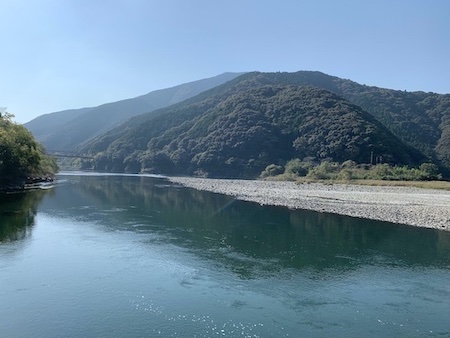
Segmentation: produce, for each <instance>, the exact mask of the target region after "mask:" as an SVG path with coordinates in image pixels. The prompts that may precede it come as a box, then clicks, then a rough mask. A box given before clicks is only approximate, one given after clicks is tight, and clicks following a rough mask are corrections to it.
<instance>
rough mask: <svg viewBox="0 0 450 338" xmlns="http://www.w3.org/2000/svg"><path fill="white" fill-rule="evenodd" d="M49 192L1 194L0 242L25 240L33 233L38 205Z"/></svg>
mask: <svg viewBox="0 0 450 338" xmlns="http://www.w3.org/2000/svg"><path fill="white" fill-rule="evenodd" d="M47 193H49V191H48V190H39V191H38V190H36V191H29V192H24V193H17V194H0V243H1V242H11V241H17V240H23V239H25V238H26V237H28V236H29V235H30V234H31V230H32V227H33V225H34V217H35V215H36V212H37V207H38V205H39V202H40V201H41V200H42V198H43V197H44V195H45V194H47Z"/></svg>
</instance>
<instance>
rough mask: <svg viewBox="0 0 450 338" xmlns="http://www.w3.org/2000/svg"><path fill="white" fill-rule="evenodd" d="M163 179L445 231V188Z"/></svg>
mask: <svg viewBox="0 0 450 338" xmlns="http://www.w3.org/2000/svg"><path fill="white" fill-rule="evenodd" d="M168 179H169V181H171V182H173V183H177V184H180V185H183V186H186V187H189V188H194V189H197V190H204V191H211V192H215V193H219V194H225V195H229V196H233V197H235V198H236V199H239V200H244V201H251V202H256V203H259V204H261V205H278V206H285V207H288V208H291V209H306V210H314V211H318V212H327V213H334V214H340V215H347V216H352V217H359V218H367V219H374V220H380V221H387V222H392V223H398V224H406V225H412V226H417V227H424V228H433V229H439V230H445V231H450V191H445V190H432V189H421V188H410V187H386V186H363V185H352V184H322V183H304V184H297V183H295V182H279V181H262V180H229V179H207V178H192V177H169V178H168Z"/></svg>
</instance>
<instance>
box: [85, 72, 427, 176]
mask: <svg viewBox="0 0 450 338" xmlns="http://www.w3.org/2000/svg"><path fill="white" fill-rule="evenodd" d="M335 79H337V78H333V77H329V76H327V75H325V74H322V73H314V72H299V73H295V75H292V74H290V73H248V74H244V75H242V76H240V77H238V78H235V79H234V80H232V81H229V82H227V83H225V84H223V85H221V86H218V87H215V88H213V89H211V90H208V91H205V92H203V93H201V94H199V95H197V96H196V97H193V98H191V99H188V100H185V101H183V102H180V103H177V104H175V105H172V106H169V107H166V108H163V109H160V110H157V111H155V112H153V113H152V114H143V115H140V116H137V117H135V118H132V119H130V120H129V121H127V122H126V123H124V124H123V125H121V126H120V127H118V128H115V129H112V130H110V131H108V132H107V133H105V134H103V135H100V136H98V137H96V138H94V139H93V140H91V141H90V142H88V143H86V144H85V145H84V146H83V147H82V148H81V151H82V152H85V153H89V154H92V155H96V159H95V167H96V169H97V170H106V171H121V172H123V171H125V172H153V173H166V174H183V175H202V176H210V177H255V176H257V175H259V173H261V171H262V170H263V169H264V168H265V167H266V166H267V165H268V164H270V163H282V162H286V161H288V160H290V159H292V158H304V157H310V158H315V159H316V160H323V159H332V160H335V161H345V160H349V159H350V160H354V161H357V162H362V163H367V162H369V160H370V158H371V154H372V153H373V154H375V155H376V156H381V157H382V158H383V159H384V161H385V162H389V163H393V164H418V163H420V162H421V161H423V160H425V156H424V155H423V154H422V153H421V152H420V151H418V150H416V149H413V148H412V147H410V146H408V145H405V144H404V143H403V142H402V141H401V140H400V139H399V138H398V137H396V136H395V135H394V134H393V133H392V132H390V131H389V130H388V128H386V126H384V125H383V124H382V123H380V122H379V121H378V120H377V119H376V118H375V117H374V116H373V115H371V114H369V113H368V112H366V111H364V110H363V109H362V108H361V107H359V106H357V105H355V104H353V103H351V102H350V101H348V100H346V99H345V98H343V97H341V96H339V95H337V94H336V92H337V91H339V90H341V87H343V86H342V85H341V84H340V81H338V80H335ZM342 81H343V83H345V81H347V80H342ZM324 87H326V89H323V88H324ZM341 91H342V90H341Z"/></svg>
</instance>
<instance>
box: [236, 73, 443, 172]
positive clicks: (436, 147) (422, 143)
mask: <svg viewBox="0 0 450 338" xmlns="http://www.w3.org/2000/svg"><path fill="white" fill-rule="evenodd" d="M242 77H247V78H251V79H252V81H254V82H255V83H258V82H259V83H262V84H269V83H272V84H276V83H285V84H292V85H311V86H315V87H319V88H323V89H326V90H329V91H331V92H333V93H336V94H338V95H339V96H341V97H343V98H345V99H347V100H349V101H350V102H352V103H354V104H356V105H358V106H360V107H361V108H362V109H364V110H365V111H367V112H368V113H370V114H372V115H373V116H374V117H375V118H376V119H377V120H378V121H380V122H381V123H383V124H384V125H385V126H386V127H387V128H388V129H389V130H390V131H392V132H393V133H394V135H396V136H397V137H399V138H400V139H401V140H402V141H403V142H405V143H406V144H408V145H410V146H412V147H414V148H416V149H418V150H420V151H421V152H422V153H423V154H424V155H426V156H427V157H429V158H430V160H432V161H434V162H437V163H438V164H440V165H441V166H444V167H446V168H447V170H450V94H437V93H425V92H407V91H401V90H392V89H386V88H379V87H374V86H366V85H361V84H358V83H356V82H354V81H351V80H346V79H341V78H338V77H334V76H330V75H327V74H324V73H321V72H310V71H300V72H295V73H247V74H244V75H242V76H241V77H239V79H240V78H242Z"/></svg>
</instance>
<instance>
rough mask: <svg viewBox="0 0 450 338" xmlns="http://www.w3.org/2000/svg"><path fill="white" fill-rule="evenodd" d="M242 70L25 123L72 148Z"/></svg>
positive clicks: (43, 137)
mask: <svg viewBox="0 0 450 338" xmlns="http://www.w3.org/2000/svg"><path fill="white" fill-rule="evenodd" d="M239 75H241V73H224V74H221V75H218V76H215V77H212V78H208V79H203V80H199V81H194V82H190V83H186V84H182V85H179V86H176V87H172V88H168V89H161V90H157V91H153V92H151V93H148V94H146V95H142V96H138V97H135V98H132V99H127V100H121V101H117V102H113V103H107V104H103V105H100V106H98V107H92V108H82V109H73V110H65V111H61V112H56V113H51V114H46V115H42V116H39V117H37V118H35V119H34V120H32V121H30V122H28V123H26V124H25V127H26V128H27V129H28V130H29V131H31V133H33V135H34V136H35V138H36V139H37V140H38V141H39V142H41V143H42V144H43V145H44V146H45V147H46V148H47V149H50V150H64V151H67V150H69V151H73V150H75V149H76V148H77V147H78V146H80V145H81V144H82V143H84V142H87V141H88V140H90V139H91V138H93V137H95V136H97V135H100V134H102V133H104V132H106V131H107V130H109V129H111V128H113V127H115V126H117V125H119V124H120V123H122V122H124V121H126V120H127V119H129V118H130V117H132V116H136V115H139V114H143V113H148V112H152V111H154V110H156V109H159V108H162V107H166V106H169V105H171V104H174V103H177V102H180V101H183V100H185V99H187V98H190V97H193V96H195V95H197V94H199V93H201V92H203V91H205V90H208V89H210V88H213V87H216V86H218V85H221V84H223V83H225V82H227V81H230V80H232V79H234V78H236V77H237V76H239Z"/></svg>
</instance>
